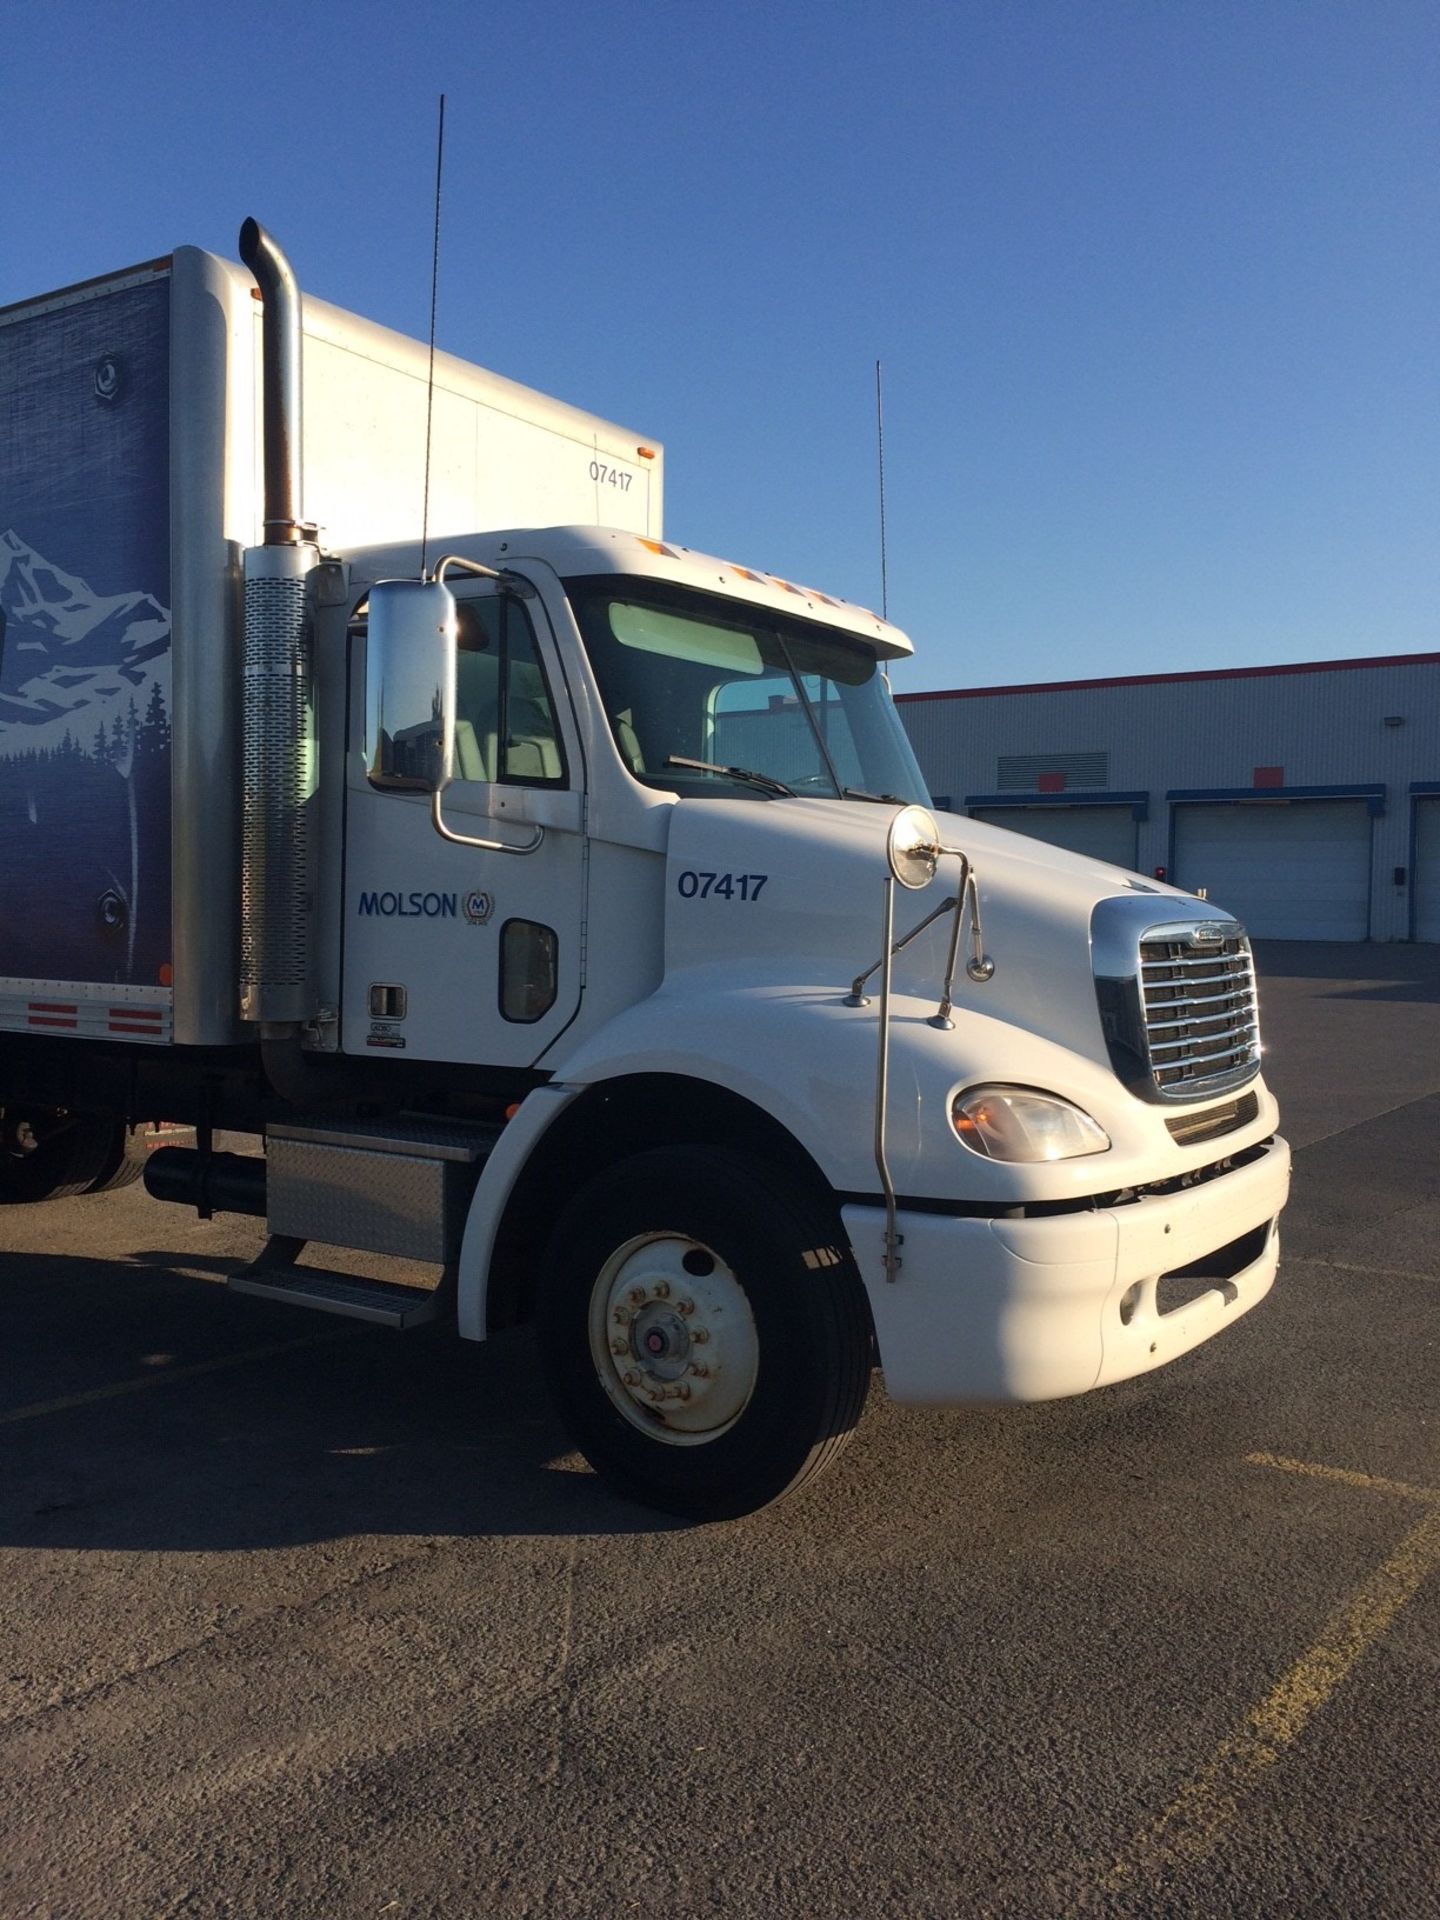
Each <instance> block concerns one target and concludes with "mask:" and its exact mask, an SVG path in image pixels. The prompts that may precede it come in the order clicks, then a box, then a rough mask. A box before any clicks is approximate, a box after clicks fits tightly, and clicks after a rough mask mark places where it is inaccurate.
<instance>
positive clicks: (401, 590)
mask: <svg viewBox="0 0 1440 1920" xmlns="http://www.w3.org/2000/svg"><path fill="white" fill-rule="evenodd" d="M456 632H457V623H456V618H455V596H454V594H453V593H452V592H451V591H450V589H449V588H448V587H447V586H446V585H445V584H444V583H443V582H442V581H438V580H379V581H377V582H376V583H375V585H374V586H373V587H372V588H371V589H370V612H369V618H368V620H367V623H366V632H365V771H366V773H367V774H368V776H369V778H370V784H371V785H372V786H376V787H383V788H386V789H387V790H389V791H392V792H394V791H396V790H398V791H400V792H411V793H416V792H419V793H442V792H443V791H444V789H445V788H446V787H447V786H449V784H450V781H451V778H452V776H453V773H454V767H455V650H456Z"/></svg>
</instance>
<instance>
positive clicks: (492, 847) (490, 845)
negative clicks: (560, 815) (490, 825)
mask: <svg viewBox="0 0 1440 1920" xmlns="http://www.w3.org/2000/svg"><path fill="white" fill-rule="evenodd" d="M430 824H431V826H433V827H434V829H435V831H436V832H437V833H438V834H439V836H440V838H441V839H442V840H448V841H450V842H451V844H452V845H453V846H457V847H480V848H482V849H483V850H484V851H485V852H486V853H534V852H535V851H536V849H537V848H538V847H539V845H540V843H541V841H542V840H543V839H544V838H545V829H544V827H536V829H535V838H534V839H533V840H525V841H522V842H520V843H519V844H515V843H513V842H511V841H509V840H477V839H476V838H474V836H473V835H471V834H468V833H456V832H455V831H454V830H453V828H451V827H447V826H446V824H445V821H444V819H443V818H442V816H441V813H440V794H439V791H438V789H437V790H436V791H435V792H433V793H432V794H431V795H430Z"/></svg>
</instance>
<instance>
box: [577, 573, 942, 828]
mask: <svg viewBox="0 0 1440 1920" xmlns="http://www.w3.org/2000/svg"><path fill="white" fill-rule="evenodd" d="M565 591H566V592H567V593H568V595H569V596H570V602H571V605H572V606H573V607H574V609H575V617H576V619H577V620H578V622H579V624H580V632H581V634H582V635H583V637H584V640H585V647H586V651H587V652H588V653H589V656H590V662H591V665H592V666H593V667H594V669H595V678H596V680H597V681H598V682H599V684H600V693H601V697H602V698H603V700H604V702H605V711H606V713H607V714H608V716H609V719H610V727H611V731H612V732H613V733H614V735H615V744H616V746H617V747H618V748H619V750H620V757H621V759H622V760H623V761H624V762H625V764H626V766H627V767H628V768H629V769H630V771H631V772H632V773H633V774H634V775H635V777H636V779H637V780H643V781H644V782H645V783H646V785H647V786H652V787H663V788H665V789H666V790H668V791H670V792H679V793H682V794H685V795H687V796H690V795H699V796H710V797H722V796H723V797H725V798H729V799H738V798H740V797H742V796H744V795H746V794H748V795H750V796H751V797H753V798H755V799H763V798H764V797H765V796H766V794H767V792H768V793H769V794H770V795H772V796H773V795H774V793H775V792H776V791H777V789H778V790H781V791H788V792H790V793H793V794H799V795H802V796H814V795H817V794H818V795H821V796H824V797H826V798H829V799H832V800H833V799H836V798H841V797H844V796H846V795H847V794H848V795H850V796H852V797H855V798H858V799H881V798H883V799H887V800H891V799H893V800H905V801H919V802H921V803H925V802H926V799H927V796H926V792H925V782H924V780H923V779H922V778H921V774H920V769H919V767H918V766H917V765H916V764H915V756H914V754H913V753H912V752H911V750H910V742H909V741H908V739H907V738H906V736H905V730H904V728H903V727H902V726H901V724H900V718H899V715H898V714H897V713H896V711H895V708H894V705H893V704H892V702H891V699H890V690H889V688H888V686H887V685H886V683H885V679H884V676H883V674H882V673H881V671H880V663H879V661H878V660H877V659H876V657H875V655H874V654H873V653H871V652H870V650H869V649H868V648H867V647H865V646H864V645H862V644H861V643H860V642H859V641H857V640H852V639H851V638H850V636H849V635H848V634H843V633H837V632H835V631H834V630H833V629H831V628H826V627H821V626H817V625H813V624H812V623H811V622H809V621H802V620H789V619H786V618H785V617H784V616H783V615H780V614H776V613H771V612H770V611H768V610H767V609H766V608H763V607H754V606H748V605H746V604H745V603H744V602H743V601H737V600H727V599H726V598H725V597H724V596H723V595H721V594H709V593H696V592H693V591H691V590H689V589H687V588H682V587H671V586H668V585H666V584H665V583H664V582H663V581H658V580H646V579H640V578H637V577H635V576H634V575H629V574H617V575H609V576H605V577H603V578H595V577H587V578H582V579H576V580H567V581H566V582H565ZM676 760H680V761H690V762H692V763H693V762H695V761H701V762H704V763H705V766H704V767H700V768H697V767H696V766H694V765H693V764H692V765H690V766H676V765H674V764H673V762H675V761H676ZM732 768H733V769H734V770H735V771H734V772H733V773H732V772H731V771H729V770H730V769H732ZM742 775H750V776H752V777H751V778H749V779H746V778H742V777H740V776H742ZM754 776H758V778H757V777H754Z"/></svg>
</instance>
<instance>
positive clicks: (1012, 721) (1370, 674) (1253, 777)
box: [897, 654, 1440, 940]
mask: <svg viewBox="0 0 1440 1920" xmlns="http://www.w3.org/2000/svg"><path fill="white" fill-rule="evenodd" d="M897 706H898V709H899V712H900V715H901V718H902V720H903V721H904V723H905V727H906V730H907V732H908V733H909V735H910V738H911V741H912V743H913V745H914V747H915V752H916V756H917V758H918V759H919V762H920V766H921V768H922V770H923V772H924V774H925V776H926V779H927V781H928V783H929V786H930V791H931V792H932V793H933V794H934V795H935V796H936V797H937V798H940V799H945V800H948V802H949V804H950V806H951V807H952V809H953V810H954V811H955V812H957V813H965V812H971V811H979V810H981V809H982V807H986V804H987V803H988V805H989V806H990V807H993V806H994V804H995V803H996V801H997V799H998V800H1003V801H1005V802H1013V801H1016V800H1021V801H1023V800H1024V799H1025V798H1026V795H1027V789H1025V788H1024V787H1020V786H1017V785H1016V781H1017V780H1024V779H1031V780H1033V785H1032V786H1031V787H1030V788H1029V789H1028V793H1029V795H1030V797H1031V798H1033V799H1034V800H1035V801H1037V802H1039V801H1042V800H1043V802H1044V803H1046V804H1048V805H1050V806H1052V807H1053V806H1055V805H1057V804H1058V805H1065V806H1074V805H1081V804H1090V803H1087V802H1086V800H1085V795H1086V794H1087V793H1088V794H1093V795H1095V796H1096V797H1097V798H1098V796H1099V795H1101V794H1104V793H1113V794H1116V795H1124V796H1126V798H1125V800H1124V801H1123V802H1122V804H1126V805H1131V806H1132V807H1133V808H1134V809H1135V811H1136V812H1137V814H1139V815H1141V816H1143V817H1141V818H1140V819H1139V823H1138V835H1137V849H1138V851H1137V857H1136V865H1137V868H1138V869H1139V871H1141V872H1142V873H1148V872H1152V871H1153V870H1154V869H1155V868H1157V867H1164V868H1166V869H1167V872H1168V871H1171V870H1173V864H1174V861H1173V852H1174V822H1175V818H1176V815H1177V811H1178V808H1179V807H1180V806H1181V805H1183V804H1185V803H1184V802H1181V801H1177V800H1175V799H1174V798H1173V797H1172V796H1174V795H1175V794H1177V793H1190V794H1196V793H1202V792H1205V793H1214V794H1215V795H1216V798H1217V799H1218V798H1221V797H1226V796H1229V795H1232V794H1235V793H1238V792H1252V793H1254V794H1255V796H1256V798H1263V797H1264V796H1265V794H1266V793H1269V794H1270V795H1271V797H1272V798H1273V799H1274V800H1276V801H1279V800H1281V799H1283V798H1285V797H1286V796H1287V795H1294V790H1295V789H1297V788H1317V787H1318V788H1331V789H1340V790H1341V792H1342V793H1343V792H1344V791H1345V790H1347V789H1348V790H1351V791H1354V790H1356V789H1365V788H1378V789H1379V792H1378V793H1372V794H1370V795H1369V796H1368V797H1367V800H1368V806H1369V810H1370V814H1371V832H1372V835H1373V841H1372V857H1371V900H1370V936H1371V938H1372V939H1376V940H1404V939H1408V938H1409V937H1410V936H1411V880H1412V878H1413V875H1412V872H1411V870H1412V868H1413V864H1414V845H1413V841H1414V800H1413V797H1412V789H1413V788H1415V787H1417V786H1420V785H1423V784H1431V785H1435V784H1437V783H1440V654H1414V655H1409V656H1404V657H1401V658H1398V659H1397V658H1391V659H1382V660H1360V661H1346V662H1320V663H1316V664H1314V665H1305V666H1300V667H1286V668H1252V669H1245V670H1241V671H1238V672H1233V673H1202V674H1176V675H1169V676H1147V677H1145V678H1143V679H1134V680H1109V681H1093V682H1075V683H1069V684H1063V685H1054V686H1035V687H1004V688H974V689H964V690H958V691H955V692H949V693H910V694H900V695H898V696H897ZM1397 720H1398V722H1399V724H1398V725H1396V724H1390V723H1392V722H1394V721H1397ZM1046 761H1053V762H1054V763H1055V766H1054V768H1053V769H1050V770H1048V772H1047V769H1046V767H1045V765H1044V763H1045V762H1046ZM1057 782H1058V783H1059V784H1058V785H1057ZM1298 798H1299V797H1298V796H1295V802H1294V803H1296V804H1298ZM1400 867H1403V868H1405V869H1406V880H1405V883H1404V884H1397V883H1396V880H1395V869H1396V868H1400Z"/></svg>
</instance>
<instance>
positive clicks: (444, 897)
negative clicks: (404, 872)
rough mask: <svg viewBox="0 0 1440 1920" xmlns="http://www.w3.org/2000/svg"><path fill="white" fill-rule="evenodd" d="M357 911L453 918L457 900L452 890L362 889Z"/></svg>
mask: <svg viewBox="0 0 1440 1920" xmlns="http://www.w3.org/2000/svg"><path fill="white" fill-rule="evenodd" d="M360 912H361V914H362V915H365V914H379V915H381V916H382V917H383V918H385V919H387V920H454V919H456V918H457V917H458V916H459V912H460V902H459V898H458V896H457V895H456V894H453V893H362V894H361V896H360Z"/></svg>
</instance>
